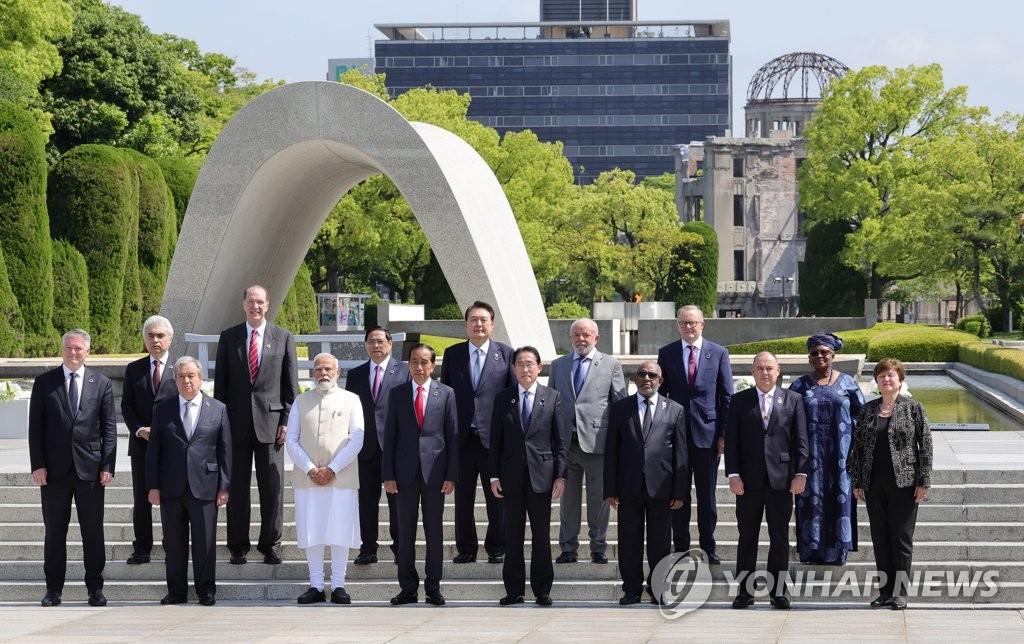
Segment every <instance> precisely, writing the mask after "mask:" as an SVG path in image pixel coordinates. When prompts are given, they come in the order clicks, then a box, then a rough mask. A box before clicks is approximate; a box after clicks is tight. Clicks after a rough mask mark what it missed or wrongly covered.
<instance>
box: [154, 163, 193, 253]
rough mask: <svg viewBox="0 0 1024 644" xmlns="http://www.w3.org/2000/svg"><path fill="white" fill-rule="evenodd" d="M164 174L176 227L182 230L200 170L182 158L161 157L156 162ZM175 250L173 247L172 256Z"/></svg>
mask: <svg viewBox="0 0 1024 644" xmlns="http://www.w3.org/2000/svg"><path fill="white" fill-rule="evenodd" d="M156 162H157V163H158V164H159V165H160V169H161V170H163V173H164V181H166V182H167V187H168V188H170V189H171V195H173V197H174V211H175V219H176V227H177V229H178V230H181V222H182V220H183V219H185V211H186V210H188V200H189V199H191V198H192V189H193V188H195V185H196V179H197V178H198V177H199V168H197V167H196V165H195V164H194V163H192V162H190V161H188V160H186V159H182V158H181V157H160V158H159V159H157V160H156ZM173 254H174V248H173V246H172V247H171V255H173Z"/></svg>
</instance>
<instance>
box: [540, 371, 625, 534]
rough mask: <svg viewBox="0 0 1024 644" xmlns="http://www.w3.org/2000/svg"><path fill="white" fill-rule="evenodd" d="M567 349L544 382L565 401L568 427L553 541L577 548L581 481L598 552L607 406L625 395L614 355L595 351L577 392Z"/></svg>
mask: <svg viewBox="0 0 1024 644" xmlns="http://www.w3.org/2000/svg"><path fill="white" fill-rule="evenodd" d="M575 356H576V353H575V352H571V353H568V354H566V355H564V356H562V357H560V358H557V359H555V360H554V361H553V362H552V363H551V376H550V378H549V380H548V385H549V386H550V387H551V388H553V389H555V390H557V391H558V393H559V394H561V396H562V400H563V401H564V402H563V404H562V413H563V414H564V416H565V422H564V426H565V427H568V428H571V431H572V436H571V440H570V439H569V437H567V439H566V444H567V445H568V447H569V448H568V459H567V463H568V469H567V473H566V478H565V492H564V494H563V495H562V501H561V503H560V505H559V519H560V524H561V525H560V528H559V532H558V543H559V546H560V547H561V549H562V552H573V553H575V552H576V551H577V550H578V549H579V547H580V541H579V533H580V513H581V506H582V503H583V480H584V478H586V482H587V526H588V528H589V536H590V552H591V554H593V553H601V554H603V553H604V551H605V549H606V548H607V543H606V541H605V537H606V535H607V533H608V504H607V503H605V502H604V499H605V496H606V495H605V494H604V489H603V488H604V483H603V481H604V443H605V437H606V436H607V434H608V408H609V406H610V405H611V403H613V402H615V401H616V400H620V399H622V398H624V397H625V396H626V381H625V379H624V377H623V375H622V367H621V365H619V362H618V360H616V359H615V358H613V357H611V356H609V355H605V354H603V353H601V352H600V351H594V353H593V359H592V361H591V363H590V368H589V370H588V371H587V373H586V378H584V380H583V387H582V389H580V394H579V397H577V396H576V391H575V387H574V383H573V367H574V365H573V359H574V358H575Z"/></svg>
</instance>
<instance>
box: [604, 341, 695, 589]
mask: <svg viewBox="0 0 1024 644" xmlns="http://www.w3.org/2000/svg"><path fill="white" fill-rule="evenodd" d="M634 382H635V383H636V388H637V394H636V395H635V396H629V397H627V398H623V399H622V400H620V401H618V402H616V403H614V404H612V408H611V416H610V418H609V422H608V439H607V442H606V443H605V452H604V493H605V496H606V499H605V500H606V501H607V502H608V505H610V506H611V507H613V508H616V509H617V510H618V512H619V574H620V575H622V597H621V598H620V599H619V604H621V605H623V606H629V605H631V604H637V603H639V602H640V595H641V594H642V593H643V584H644V560H643V554H644V527H645V524H646V529H647V567H648V568H649V572H648V574H647V590H648V592H649V593H650V594H651V601H652V602H654V603H655V604H660V603H661V601H662V598H661V597H655V596H654V591H653V589H652V588H651V574H650V573H651V572H653V571H654V568H655V566H657V565H658V562H659V561H661V560H662V559H663V558H664V557H666V556H668V554H669V552H670V551H671V538H672V534H671V532H672V520H671V511H672V510H676V509H678V508H679V507H681V506H682V504H683V502H682V498H683V495H684V494H685V493H686V478H685V477H686V459H687V441H686V412H685V410H684V409H683V407H682V405H680V404H679V403H677V402H674V401H672V400H669V399H668V398H665V397H664V396H659V395H658V385H660V384H661V368H660V367H658V364H657V363H656V362H654V361H653V360H646V361H644V362H642V363H641V364H640V368H639V369H637V372H636V376H635V377H634Z"/></svg>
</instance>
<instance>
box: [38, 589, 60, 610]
mask: <svg viewBox="0 0 1024 644" xmlns="http://www.w3.org/2000/svg"><path fill="white" fill-rule="evenodd" d="M39 603H40V604H42V605H43V606H60V593H59V592H57V591H56V590H48V591H46V594H45V595H43V599H42V601H40V602H39Z"/></svg>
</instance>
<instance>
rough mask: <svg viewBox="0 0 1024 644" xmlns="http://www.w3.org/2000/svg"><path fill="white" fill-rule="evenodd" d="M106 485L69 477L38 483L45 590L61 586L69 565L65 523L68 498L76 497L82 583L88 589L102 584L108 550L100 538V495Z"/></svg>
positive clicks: (68, 514)
mask: <svg viewBox="0 0 1024 644" xmlns="http://www.w3.org/2000/svg"><path fill="white" fill-rule="evenodd" d="M104 490H105V488H104V487H103V486H102V485H100V482H99V481H98V480H96V481H83V480H82V479H80V478H78V477H77V476H75V475H74V474H72V475H71V478H66V479H54V478H48V479H47V481H46V485H42V486H40V487H39V492H40V498H41V501H42V506H43V526H44V530H45V534H44V536H43V576H44V577H46V590H47V591H55V592H58V593H59V592H61V591H63V590H64V577H65V575H66V574H67V568H68V524H69V523H71V500H72V499H74V501H75V508H76V510H77V512H78V525H79V527H80V528H81V531H82V554H83V557H84V559H85V587H86V588H87V589H89V590H90V591H93V590H99V589H101V588H103V567H104V566H106V564H107V553H106V548H105V544H104V540H103V496H104Z"/></svg>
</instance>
